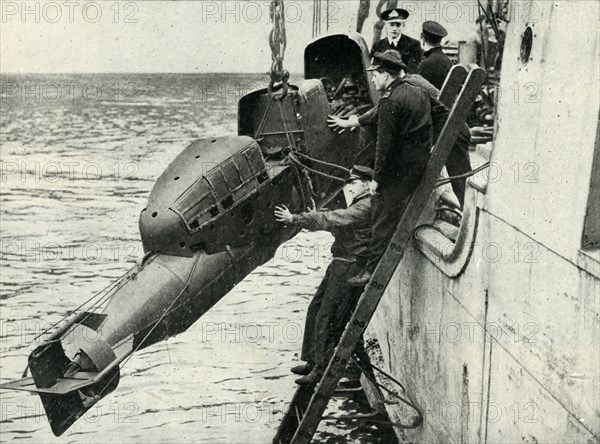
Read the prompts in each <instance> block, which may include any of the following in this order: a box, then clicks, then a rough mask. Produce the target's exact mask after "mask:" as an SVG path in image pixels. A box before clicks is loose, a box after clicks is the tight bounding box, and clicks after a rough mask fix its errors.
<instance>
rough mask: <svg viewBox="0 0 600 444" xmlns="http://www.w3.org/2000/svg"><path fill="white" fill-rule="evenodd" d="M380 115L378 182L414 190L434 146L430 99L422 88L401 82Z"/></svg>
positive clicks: (384, 101) (380, 107) (382, 105)
mask: <svg viewBox="0 0 600 444" xmlns="http://www.w3.org/2000/svg"><path fill="white" fill-rule="evenodd" d="M376 114H377V117H376V118H377V125H378V126H377V147H376V152H375V168H374V172H375V176H374V180H375V181H377V182H378V183H379V184H380V185H381V186H382V187H385V186H387V185H389V184H394V186H406V187H407V189H411V188H413V187H415V186H416V185H417V184H418V182H419V180H420V178H421V177H422V175H423V173H424V172H425V167H426V166H427V161H428V160H429V154H430V150H431V146H432V144H433V138H432V122H431V101H430V98H429V96H428V95H427V93H426V92H425V91H423V90H422V89H421V88H419V87H418V86H415V85H412V84H411V83H409V82H407V81H405V80H404V79H397V80H394V81H393V82H392V83H391V84H390V85H389V86H388V87H387V89H386V91H385V93H384V94H383V96H382V97H381V99H380V100H379V105H378V111H377V112H376ZM359 121H360V120H359Z"/></svg>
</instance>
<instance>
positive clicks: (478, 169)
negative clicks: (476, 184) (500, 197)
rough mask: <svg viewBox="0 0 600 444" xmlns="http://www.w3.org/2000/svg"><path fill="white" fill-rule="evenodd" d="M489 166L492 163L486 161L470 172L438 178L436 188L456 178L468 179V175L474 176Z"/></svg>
mask: <svg viewBox="0 0 600 444" xmlns="http://www.w3.org/2000/svg"><path fill="white" fill-rule="evenodd" d="M489 166H490V163H489V162H486V163H484V164H483V165H481V166H480V167H478V168H475V169H474V170H472V171H470V172H468V173H464V174H459V175H458V176H450V177H447V178H446V179H442V180H438V181H437V183H436V184H435V186H434V188H437V187H441V186H442V185H446V184H448V183H450V182H452V181H453V180H456V179H466V178H467V177H471V176H474V175H475V174H477V173H479V172H480V171H483V170H485V169H486V168H488V167H489Z"/></svg>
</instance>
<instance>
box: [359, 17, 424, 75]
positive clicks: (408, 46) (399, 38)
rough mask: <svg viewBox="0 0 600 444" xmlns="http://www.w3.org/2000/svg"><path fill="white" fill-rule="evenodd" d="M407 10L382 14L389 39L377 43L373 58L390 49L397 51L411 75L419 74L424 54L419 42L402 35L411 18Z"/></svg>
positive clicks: (373, 49)
mask: <svg viewBox="0 0 600 444" xmlns="http://www.w3.org/2000/svg"><path fill="white" fill-rule="evenodd" d="M409 15H410V14H409V13H408V11H407V10H406V9H401V8H395V9H388V10H387V11H384V12H382V13H381V19H382V20H383V21H384V22H385V28H386V31H387V38H385V39H382V40H380V41H378V42H376V43H375V44H374V45H373V48H372V49H371V56H373V55H374V54H375V53H376V52H385V51H386V50H388V49H395V50H396V51H398V52H399V53H400V55H401V56H402V59H403V60H404V61H405V62H406V65H407V67H408V68H407V69H408V72H409V73H415V72H417V67H418V66H419V63H421V58H422V56H423V52H422V51H421V45H420V44H419V42H418V41H417V40H415V39H413V38H411V37H409V36H407V35H404V34H403V33H402V30H403V29H404V27H405V26H406V19H407V18H408V17H409Z"/></svg>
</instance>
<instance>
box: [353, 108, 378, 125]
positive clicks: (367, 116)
mask: <svg viewBox="0 0 600 444" xmlns="http://www.w3.org/2000/svg"><path fill="white" fill-rule="evenodd" d="M378 111H379V105H375V106H374V107H373V108H371V109H370V110H369V111H367V112H366V113H364V114H363V115H362V116H360V117H359V118H358V125H359V126H366V125H376V124H377V112H378Z"/></svg>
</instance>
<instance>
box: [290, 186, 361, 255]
mask: <svg viewBox="0 0 600 444" xmlns="http://www.w3.org/2000/svg"><path fill="white" fill-rule="evenodd" d="M292 223H293V224H294V225H297V226H299V227H301V228H307V229H309V230H325V231H330V232H331V233H332V234H333V236H334V237H335V242H334V243H333V245H332V246H331V254H332V255H333V257H334V258H337V259H346V260H349V261H355V260H356V258H357V257H358V256H361V255H364V254H365V252H366V250H367V247H368V246H369V243H370V242H371V195H370V194H369V193H368V192H365V193H363V194H361V195H359V196H357V197H355V198H354V200H353V201H352V203H351V204H350V206H349V207H348V208H342V209H339V210H331V211H314V212H308V213H301V214H294V215H293V216H292Z"/></svg>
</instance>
